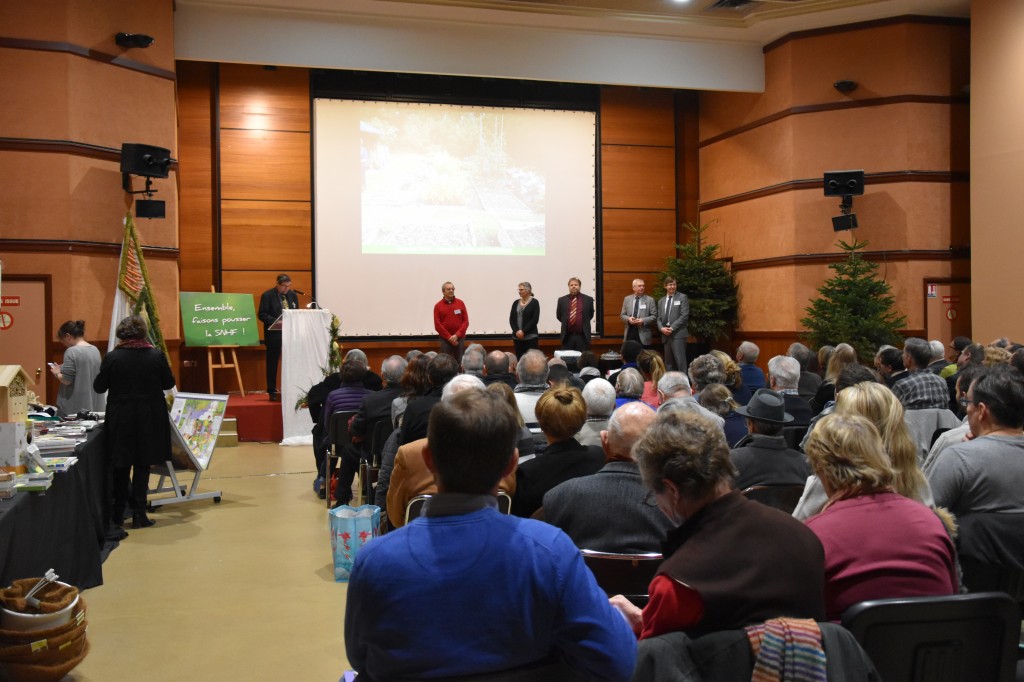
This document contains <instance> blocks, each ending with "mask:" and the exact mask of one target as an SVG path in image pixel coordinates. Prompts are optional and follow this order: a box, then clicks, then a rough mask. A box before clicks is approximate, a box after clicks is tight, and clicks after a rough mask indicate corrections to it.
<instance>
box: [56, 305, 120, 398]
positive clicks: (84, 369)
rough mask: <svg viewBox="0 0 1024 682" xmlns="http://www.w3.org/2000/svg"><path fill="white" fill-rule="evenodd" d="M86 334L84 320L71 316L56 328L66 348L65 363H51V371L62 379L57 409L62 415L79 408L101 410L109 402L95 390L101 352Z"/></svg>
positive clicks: (59, 380)
mask: <svg viewBox="0 0 1024 682" xmlns="http://www.w3.org/2000/svg"><path fill="white" fill-rule="evenodd" d="M84 337H85V321H84V320H68V321H67V322H65V323H64V324H62V325H61V326H60V329H58V330H57V340H58V341H60V342H61V343H62V344H64V347H65V348H67V350H66V351H64V362H63V363H61V364H59V365H58V364H57V363H56V362H51V363H50V372H52V373H53V376H55V377H57V381H58V382H60V388H58V389H57V413H58V414H60V416H62V417H74V416H75V415H76V414H78V413H79V412H102V411H103V410H104V409H105V406H106V397H105V396H104V395H103V394H102V393H96V392H95V391H93V390H92V382H93V381H94V380H95V379H96V375H97V374H99V371H100V352H99V351H98V350H97V349H96V346H94V345H92V344H91V343H89V342H88V341H86V340H85V338H84Z"/></svg>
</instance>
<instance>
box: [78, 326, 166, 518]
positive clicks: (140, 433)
mask: <svg viewBox="0 0 1024 682" xmlns="http://www.w3.org/2000/svg"><path fill="white" fill-rule="evenodd" d="M146 332H147V327H146V321H145V320H144V319H142V318H141V317H138V316H132V317H126V318H124V319H123V320H121V322H119V323H118V325H117V332H116V333H117V338H118V339H120V343H118V344H117V347H116V348H114V350H112V351H110V352H109V353H107V355H106V357H104V358H103V363H102V364H101V365H100V373H99V374H98V375H97V376H96V380H95V381H94V382H93V388H95V389H96V391H97V392H103V391H110V394H109V395H108V396H107V418H106V422H105V423H104V426H103V430H104V436H105V438H106V443H107V458H108V460H109V461H108V467H110V469H111V470H112V472H113V498H114V499H113V506H112V507H111V521H112V522H113V525H115V526H121V525H122V523H123V519H124V512H125V506H126V505H127V504H128V503H129V502H130V503H131V507H132V528H146V527H147V526H152V525H153V523H154V522H153V521H150V520H149V518H148V517H147V516H146V493H147V491H148V490H149V467H151V466H153V465H154V464H163V463H164V462H166V461H167V460H169V459H170V458H171V422H170V420H169V419H168V417H167V402H166V401H165V400H164V391H166V390H168V389H170V388H173V387H174V375H173V374H172V373H171V368H170V366H169V365H168V364H167V357H166V356H165V355H164V354H163V351H161V350H160V349H159V348H154V347H153V344H151V343H150V342H149V341H148V340H146Z"/></svg>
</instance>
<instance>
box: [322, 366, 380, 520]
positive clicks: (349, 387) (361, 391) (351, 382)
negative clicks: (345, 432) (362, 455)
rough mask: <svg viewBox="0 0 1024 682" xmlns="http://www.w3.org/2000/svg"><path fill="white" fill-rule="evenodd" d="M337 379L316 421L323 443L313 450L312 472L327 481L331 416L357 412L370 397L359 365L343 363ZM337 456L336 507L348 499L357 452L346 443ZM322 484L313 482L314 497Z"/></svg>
mask: <svg viewBox="0 0 1024 682" xmlns="http://www.w3.org/2000/svg"><path fill="white" fill-rule="evenodd" d="M338 375H339V377H340V378H341V384H340V385H339V386H338V388H336V389H334V390H333V391H331V392H330V393H329V394H328V396H327V400H325V401H324V410H323V414H322V415H321V417H320V423H321V424H323V427H324V438H325V440H324V441H323V442H322V443H320V447H317V448H314V454H315V455H316V458H317V468H316V470H317V472H319V476H318V478H324V480H329V477H328V478H325V477H327V476H328V474H329V473H330V472H327V471H326V467H325V466H324V465H325V462H326V458H327V451H328V450H329V449H330V435H331V434H330V428H331V415H332V414H334V413H335V412H346V411H350V410H357V409H359V405H360V403H362V402H363V398H364V397H365V396H366V395H368V394H369V393H371V391H370V389H368V388H364V387H363V377H364V376H365V375H366V368H365V367H363V365H361V364H359V362H358V361H355V360H346V361H345V362H343V363H342V365H341V371H340V372H339V373H338ZM337 453H338V455H339V458H340V465H339V469H338V483H337V487H336V491H337V492H336V494H335V498H336V499H337V500H338V503H339V504H347V503H348V502H349V500H351V499H352V481H353V480H354V479H355V476H356V471H358V470H359V451H358V450H356V448H355V447H354V446H352V445H351V444H349V443H342V444H340V447H339V448H338V450H337ZM324 480H320V481H314V482H313V487H314V489H316V490H317V493H318V494H319V493H320V492H321V491H324V490H325V488H324ZM325 496H326V495H325Z"/></svg>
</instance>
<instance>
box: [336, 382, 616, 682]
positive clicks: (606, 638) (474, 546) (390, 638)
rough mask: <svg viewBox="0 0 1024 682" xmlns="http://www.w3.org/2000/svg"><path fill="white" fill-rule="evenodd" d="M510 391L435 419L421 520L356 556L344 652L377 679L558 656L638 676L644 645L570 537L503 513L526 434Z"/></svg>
mask: <svg viewBox="0 0 1024 682" xmlns="http://www.w3.org/2000/svg"><path fill="white" fill-rule="evenodd" d="M518 431H519V430H518V426H517V421H516V419H515V415H514V413H513V410H512V408H511V407H509V406H508V405H507V404H506V403H504V402H503V401H502V400H501V398H500V397H499V396H496V395H493V394H489V393H487V392H486V391H482V390H473V389H470V390H466V391H462V392H461V393H459V394H458V395H455V396H454V397H452V399H451V400H448V401H443V402H442V403H441V404H440V405H439V406H437V408H436V409H435V410H434V412H433V413H432V414H431V418H430V428H429V435H428V439H427V447H426V448H424V449H423V455H424V459H425V462H426V465H427V466H428V467H429V469H430V470H431V471H433V472H434V474H435V475H436V477H437V479H438V495H436V496H435V497H433V498H431V499H430V500H429V501H428V502H427V504H426V506H425V509H424V516H423V517H420V518H418V519H416V520H415V521H414V522H413V523H411V524H410V525H409V526H408V527H406V528H401V529H399V530H397V531H395V532H393V533H388V534H387V535H384V536H383V537H380V538H377V539H375V540H374V541H373V542H370V543H368V544H367V545H366V546H365V547H363V549H362V550H361V551H360V552H359V554H358V555H357V557H356V561H355V566H354V568H353V569H352V575H351V579H350V582H349V588H348V599H347V602H346V611H345V654H346V656H347V657H348V660H349V662H350V663H351V665H352V666H353V668H355V670H356V671H357V672H358V673H359V675H360V677H363V676H365V677H366V678H367V679H371V680H388V679H424V678H427V677H434V678H445V679H450V678H454V677H458V676H462V675H473V674H475V675H483V674H487V673H493V672H497V671H499V670H504V669H509V668H517V667H521V666H524V665H527V664H530V663H534V662H538V661H542V660H545V659H548V658H549V657H554V658H559V659H561V660H563V661H564V662H565V663H566V664H567V665H568V666H569V667H570V668H572V669H574V670H576V671H578V672H579V674H581V675H582V676H583V677H584V678H585V679H589V680H621V681H623V682H625V681H626V680H629V679H630V677H631V675H632V673H633V668H634V665H635V663H636V642H635V638H634V637H633V635H632V634H631V633H630V631H629V628H628V626H627V625H626V624H625V622H624V621H623V620H622V618H621V617H620V616H619V614H617V613H615V611H614V610H613V609H612V608H611V607H610V606H609V603H608V600H607V598H606V597H605V596H604V593H603V592H602V590H601V589H600V588H599V587H598V586H597V583H596V582H595V581H594V577H593V575H592V574H591V573H590V571H589V570H587V568H586V566H585V565H584V563H583V559H582V557H581V555H580V553H579V551H578V550H577V549H576V547H575V546H573V544H572V542H571V541H570V540H569V538H568V537H566V535H565V534H564V533H562V532H561V531H559V530H558V529H556V528H554V527H552V526H550V525H547V524H544V523H540V522H537V521H532V520H524V519H519V518H516V517H513V516H506V515H503V514H499V513H498V511H497V508H496V502H495V499H494V494H495V492H496V491H497V488H498V485H499V479H500V478H501V477H502V476H503V475H505V476H507V475H510V474H511V473H512V472H513V470H514V469H515V454H514V446H515V441H516V438H517V434H518Z"/></svg>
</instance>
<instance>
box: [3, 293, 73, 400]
mask: <svg viewBox="0 0 1024 682" xmlns="http://www.w3.org/2000/svg"><path fill="white" fill-rule="evenodd" d="M47 286H48V283H47V281H46V280H43V279H35V280H32V279H13V278H8V277H4V279H3V282H2V283H0V365H21V367H22V369H24V370H25V373H26V374H28V376H29V382H35V383H34V384H32V383H30V384H29V386H28V388H29V390H30V391H34V392H35V394H36V396H37V397H38V399H39V400H40V401H41V402H43V403H46V404H51V403H52V402H53V401H54V400H56V399H57V396H56V394H54V395H53V396H50V395H47V393H48V388H47V383H48V382H47V380H46V376H47V373H48V371H49V370H47V369H46V361H47V357H46V356H47V347H48V346H49V341H50V339H49V338H48V336H47V333H46V319H47V318H46V315H47V311H46V298H47V297H46V293H47V291H46V289H47ZM55 362H60V358H55Z"/></svg>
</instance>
